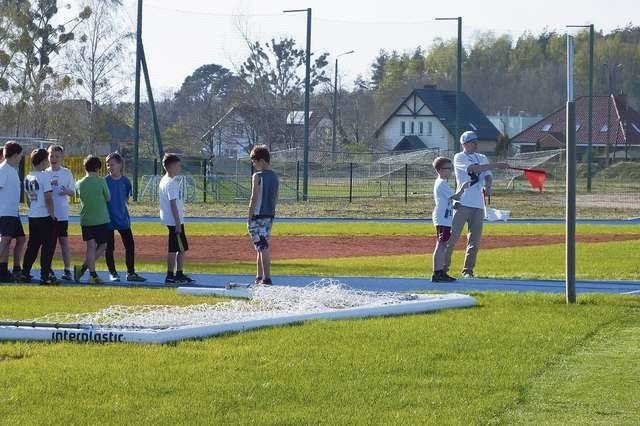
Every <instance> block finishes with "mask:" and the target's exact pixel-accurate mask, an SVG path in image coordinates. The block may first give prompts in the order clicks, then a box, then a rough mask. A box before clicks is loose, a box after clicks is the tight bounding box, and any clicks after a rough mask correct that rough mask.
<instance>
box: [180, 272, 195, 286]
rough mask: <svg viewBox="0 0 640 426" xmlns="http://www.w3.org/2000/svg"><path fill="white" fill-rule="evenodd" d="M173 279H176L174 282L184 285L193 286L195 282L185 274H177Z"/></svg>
mask: <svg viewBox="0 0 640 426" xmlns="http://www.w3.org/2000/svg"><path fill="white" fill-rule="evenodd" d="M175 279H176V282H179V283H184V284H193V283H195V282H196V280H194V279H193V278H191V277H190V276H188V275H185V274H178V275H176V278H175Z"/></svg>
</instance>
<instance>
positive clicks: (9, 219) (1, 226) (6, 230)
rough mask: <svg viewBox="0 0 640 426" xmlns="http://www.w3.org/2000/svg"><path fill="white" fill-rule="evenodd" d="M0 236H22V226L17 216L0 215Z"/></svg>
mask: <svg viewBox="0 0 640 426" xmlns="http://www.w3.org/2000/svg"><path fill="white" fill-rule="evenodd" d="M0 237H11V238H16V237H24V228H22V222H20V218H19V217H18V216H0Z"/></svg>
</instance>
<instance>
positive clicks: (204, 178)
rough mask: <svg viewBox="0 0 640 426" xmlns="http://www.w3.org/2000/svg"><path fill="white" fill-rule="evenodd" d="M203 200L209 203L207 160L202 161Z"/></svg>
mask: <svg viewBox="0 0 640 426" xmlns="http://www.w3.org/2000/svg"><path fill="white" fill-rule="evenodd" d="M202 199H203V201H204V202H205V203H206V202H207V160H202Z"/></svg>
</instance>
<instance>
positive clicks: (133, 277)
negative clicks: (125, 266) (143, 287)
mask: <svg viewBox="0 0 640 426" xmlns="http://www.w3.org/2000/svg"><path fill="white" fill-rule="evenodd" d="M146 280H147V279H146V278H145V277H141V276H140V275H138V274H136V273H135V272H132V273H130V274H127V281H131V282H134V283H143V282H145V281H146Z"/></svg>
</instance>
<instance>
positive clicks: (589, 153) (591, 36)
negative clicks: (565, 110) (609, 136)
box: [587, 24, 594, 192]
mask: <svg viewBox="0 0 640 426" xmlns="http://www.w3.org/2000/svg"><path fill="white" fill-rule="evenodd" d="M593 44H594V32H593V24H591V25H589V127H588V132H589V133H588V135H587V137H588V139H589V141H588V144H589V146H588V147H587V192H591V173H592V170H591V161H592V156H593V153H592V150H593V147H592V146H593Z"/></svg>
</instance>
